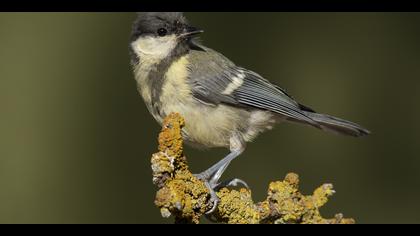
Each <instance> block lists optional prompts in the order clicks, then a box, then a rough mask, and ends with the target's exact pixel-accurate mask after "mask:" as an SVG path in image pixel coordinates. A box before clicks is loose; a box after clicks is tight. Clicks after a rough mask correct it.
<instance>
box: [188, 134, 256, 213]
mask: <svg viewBox="0 0 420 236" xmlns="http://www.w3.org/2000/svg"><path fill="white" fill-rule="evenodd" d="M230 150H231V152H230V153H229V154H228V155H227V156H226V157H224V158H223V159H222V160H220V161H219V162H217V163H216V164H214V165H213V166H211V167H210V168H208V169H207V170H205V171H203V172H201V173H200V174H196V175H195V177H197V178H198V179H200V180H202V181H204V183H205V185H206V187H207V188H208V189H209V191H210V196H211V199H210V201H211V202H213V207H212V209H211V210H210V211H208V212H207V214H210V213H212V212H214V210H215V209H216V207H217V204H218V203H219V198H218V197H217V195H216V192H215V190H217V189H220V188H222V187H225V186H236V185H237V184H238V183H241V184H243V185H244V186H246V187H248V185H247V184H246V183H245V182H244V181H242V180H240V179H233V180H230V181H225V182H221V183H220V182H219V179H220V177H221V176H222V174H223V172H224V171H225V170H226V168H227V167H228V166H229V164H230V162H231V161H232V160H233V159H235V158H236V157H238V156H239V155H240V154H241V153H242V152H243V151H244V150H245V142H243V141H242V139H241V138H239V136H238V135H235V136H233V137H232V138H231V139H230Z"/></svg>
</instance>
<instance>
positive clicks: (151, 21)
mask: <svg viewBox="0 0 420 236" xmlns="http://www.w3.org/2000/svg"><path fill="white" fill-rule="evenodd" d="M202 32H203V31H202V30H200V29H197V28H195V27H192V26H190V25H189V24H188V22H187V20H186V18H185V17H184V16H183V14H182V13H181V12H144V13H138V17H137V19H136V21H135V22H134V25H133V29H132V32H131V48H132V50H133V52H134V53H135V54H136V56H137V57H140V58H141V57H148V58H153V59H158V60H159V59H160V60H161V59H163V58H165V57H167V56H168V55H170V54H171V52H173V51H174V50H175V49H176V48H179V47H178V46H181V47H184V48H185V46H186V45H188V44H189V43H191V40H192V39H193V38H194V37H196V36H198V35H199V34H200V33H202Z"/></svg>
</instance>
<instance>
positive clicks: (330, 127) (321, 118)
mask: <svg viewBox="0 0 420 236" xmlns="http://www.w3.org/2000/svg"><path fill="white" fill-rule="evenodd" d="M305 114H306V115H307V116H308V117H310V118H311V119H312V120H314V121H315V122H317V123H319V124H320V125H321V129H323V130H326V131H329V132H332V133H337V134H344V135H349V136H354V137H361V136H365V135H368V134H370V131H369V130H367V129H365V128H363V127H361V126H360V125H358V124H356V123H353V122H350V121H347V120H343V119H340V118H337V117H334V116H330V115H325V114H319V113H315V112H309V111H307V112H305Z"/></svg>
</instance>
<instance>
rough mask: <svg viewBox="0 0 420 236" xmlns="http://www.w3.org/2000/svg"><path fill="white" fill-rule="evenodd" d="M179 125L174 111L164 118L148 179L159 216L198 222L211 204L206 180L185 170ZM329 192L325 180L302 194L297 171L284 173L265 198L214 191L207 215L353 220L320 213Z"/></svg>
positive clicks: (236, 219) (234, 220)
mask: <svg viewBox="0 0 420 236" xmlns="http://www.w3.org/2000/svg"><path fill="white" fill-rule="evenodd" d="M183 126H184V119H183V118H182V117H181V116H180V115H179V114H176V113H172V114H170V115H169V116H168V117H167V118H166V119H165V120H164V122H163V128H162V132H161V133H160V135H159V152H158V153H156V154H154V155H153V156H152V160H151V163H152V170H153V183H154V184H156V185H157V186H158V188H159V190H158V191H157V193H156V199H155V204H156V206H157V207H158V208H160V212H161V214H162V216H163V217H170V216H171V215H172V216H174V217H175V221H176V222H177V223H199V222H200V219H201V217H202V216H203V215H204V214H205V212H207V211H208V210H210V209H211V208H212V203H211V202H210V201H209V200H210V193H209V191H208V189H207V188H206V186H205V184H204V183H203V182H202V181H200V180H198V179H197V178H196V177H194V175H193V174H192V173H191V172H190V171H189V170H188V165H187V161H186V157H185V156H184V152H183V140H182V133H181V130H182V127H183ZM333 193H334V190H333V188H332V185H331V184H324V185H322V186H321V187H319V188H317V189H316V190H315V191H314V193H313V195H310V196H305V195H303V194H301V193H300V192H299V176H298V175H297V174H295V173H289V174H287V175H286V177H285V178H284V180H283V181H275V182H272V183H270V184H269V187H268V193H267V198H266V199H265V200H264V201H262V202H259V203H254V202H253V200H252V195H251V191H250V190H247V189H244V188H242V189H240V190H239V191H238V190H230V189H227V188H222V189H220V190H219V191H218V192H217V195H218V197H219V198H220V203H219V205H218V207H217V210H216V211H215V212H214V213H213V214H212V216H211V217H212V218H213V219H214V220H215V221H217V222H223V223H230V224H257V223H281V224H284V223H301V224H314V223H322V224H336V223H340V224H348V223H354V220H353V219H345V218H343V216H342V214H337V215H336V216H335V217H334V218H332V219H324V218H322V216H321V214H320V212H319V208H320V207H321V206H323V205H324V204H325V203H327V201H328V197H330V196H331V195H332V194H333Z"/></svg>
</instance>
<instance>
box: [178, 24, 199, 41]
mask: <svg viewBox="0 0 420 236" xmlns="http://www.w3.org/2000/svg"><path fill="white" fill-rule="evenodd" d="M203 32H204V31H203V30H201V29H198V28H196V27H192V26H185V28H184V30H183V32H182V33H181V34H180V35H179V37H180V38H193V37H194V36H197V35H199V34H201V33H203Z"/></svg>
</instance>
